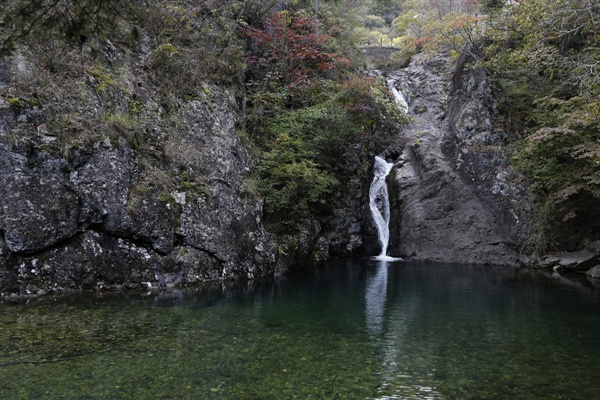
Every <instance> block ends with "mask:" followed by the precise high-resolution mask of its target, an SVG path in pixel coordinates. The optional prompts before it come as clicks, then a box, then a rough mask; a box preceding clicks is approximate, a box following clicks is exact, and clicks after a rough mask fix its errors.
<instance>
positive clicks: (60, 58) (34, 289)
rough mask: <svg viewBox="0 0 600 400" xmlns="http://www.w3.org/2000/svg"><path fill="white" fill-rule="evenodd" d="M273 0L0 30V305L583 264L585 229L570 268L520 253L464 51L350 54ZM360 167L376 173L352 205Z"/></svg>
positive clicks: (505, 174)
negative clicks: (373, 271) (339, 276)
mask: <svg viewBox="0 0 600 400" xmlns="http://www.w3.org/2000/svg"><path fill="white" fill-rule="evenodd" d="M259 3H260V2H259ZM284 3H285V2H276V1H275V2H273V4H271V6H272V9H269V11H268V12H267V11H264V10H263V9H261V8H260V7H259V6H260V5H261V4H262V3H260V4H258V3H256V4H255V3H254V2H250V3H248V2H243V3H242V2H233V3H232V4H231V7H229V6H226V5H223V4H220V3H218V2H214V4H213V3H212V2H211V3H210V4H211V5H212V6H214V7H212V8H211V7H208V4H206V5H205V6H203V7H195V6H194V5H189V4H188V5H186V6H185V7H184V6H172V5H171V4H170V3H169V2H162V1H158V0H157V1H152V2H148V3H147V4H143V5H137V3H136V7H137V6H139V7H138V8H137V9H136V10H135V11H136V13H135V14H132V18H133V19H128V16H120V18H121V17H122V20H119V22H120V24H121V25H122V26H121V29H120V30H119V29H117V28H116V27H114V26H110V29H109V31H108V32H100V33H98V32H93V35H92V33H91V32H88V33H89V34H90V35H91V36H90V38H92V39H90V40H89V41H86V40H88V39H85V40H84V36H85V35H83V36H80V40H84V41H82V42H81V43H79V45H78V46H73V43H69V42H68V41H66V42H65V38H64V37H63V36H61V35H62V34H63V32H54V31H53V32H52V35H48V34H47V32H45V31H44V30H43V29H41V30H36V29H37V28H36V27H35V26H32V27H31V29H32V30H31V32H27V34H24V35H23V38H24V39H22V40H21V41H19V42H15V43H11V42H10V40H12V39H11V38H13V37H20V36H18V35H16V34H15V36H10V35H9V36H8V38H4V37H3V40H4V39H6V41H5V42H3V43H4V44H3V45H5V47H6V46H8V45H10V46H8V47H10V49H9V48H8V47H7V48H6V54H4V53H3V55H2V57H1V58H0V189H1V193H2V196H1V197H0V295H1V296H2V297H13V298H20V297H28V296H39V295H44V294H48V293H68V292H74V291H75V292H80V291H100V292H101V291H105V290H123V289H137V290H142V289H151V290H160V289H165V288H168V289H173V288H180V287H187V286H194V285H198V284H201V283H204V282H213V281H218V282H230V281H240V280H241V281H244V280H252V279H260V278H272V277H280V276H283V275H285V274H287V273H290V272H292V271H296V270H301V269H310V268H313V267H315V266H317V265H319V264H321V263H323V262H324V261H325V260H327V259H328V258H331V257H348V256H352V257H363V256H373V255H376V254H380V255H381V256H391V257H396V258H403V259H407V260H412V261H432V262H461V263H469V264H499V265H505V266H519V265H521V266H522V265H542V264H543V265H544V266H546V267H548V268H555V269H557V272H558V270H561V269H563V270H564V269H566V270H578V271H583V270H585V271H590V275H589V276H591V277H594V276H597V275H598V274H599V271H600V268H598V252H597V251H596V250H595V249H594V248H593V247H594V245H593V244H594V242H593V240H592V239H593V238H591V239H590V243H589V246H588V247H589V248H586V249H585V250H587V253H585V254H583V253H582V254H578V255H577V256H576V257H574V258H573V257H571V258H573V259H575V260H576V261H565V260H567V259H569V258H568V257H562V256H560V255H554V254H553V255H546V254H538V253H536V251H537V250H536V247H535V243H534V242H535V241H536V240H537V239H536V235H537V233H536V232H533V231H534V229H533V228H532V227H533V226H534V224H531V223H530V222H531V221H532V219H534V217H533V216H532V214H531V204H530V202H529V201H530V198H529V197H528V196H527V190H528V187H527V182H526V180H525V179H523V177H522V176H520V175H519V174H518V173H517V172H516V171H515V169H514V168H512V167H513V166H512V165H511V161H510V154H509V153H510V151H509V149H508V145H509V144H510V143H509V140H508V133H507V132H505V131H504V130H503V128H502V126H500V125H498V124H497V119H498V114H499V111H498V101H497V98H496V95H497V93H496V91H495V87H494V84H493V83H492V82H491V81H490V79H489V76H488V75H487V74H486V71H485V70H484V69H482V68H478V67H477V66H476V63H475V62H474V60H473V57H472V54H470V53H469V51H467V50H465V51H464V52H463V53H462V54H460V55H457V54H451V52H450V53H449V52H448V51H445V52H440V53H422V54H413V55H412V56H411V57H410V59H409V60H410V62H409V63H405V62H397V61H394V58H393V57H392V56H393V55H394V53H396V52H397V50H398V48H395V47H390V48H387V47H383V46H379V47H376V48H363V49H362V50H361V53H360V54H356V53H357V49H356V48H355V47H352V46H348V45H347V43H344V42H342V39H341V36H340V38H338V37H336V36H335V35H329V36H328V35H327V33H326V31H322V32H321V36H319V35H317V34H315V33H313V32H312V31H311V29H312V28H311V27H312V26H313V25H312V23H313V21H312V20H311V19H310V18H308V17H307V16H306V15H305V14H303V13H302V12H301V10H297V11H298V13H297V14H293V13H292V14H289V12H290V9H291V8H292V5H290V4H287V3H286V4H284ZM14 4H16V5H18V4H20V3H19V2H15V3H14ZM119 4H120V5H123V4H125V3H123V4H121V3H119ZM125 5H126V4H125ZM125 5H123V6H125ZM187 6H189V7H191V8H189V9H187V8H186V7H187ZM254 6H256V7H254ZM236 7H237V8H236ZM298 7H300V6H298ZM8 11H10V9H8ZM17 11H18V9H17ZM263 11H264V13H262V12H263ZM261 13H262V14H261ZM286 13H287V14H286ZM16 15H21V14H19V13H18V12H17V13H16V14H15V18H13V20H15V21H16V20H17V19H16ZM48 15H49V16H48V18H59V20H58V21H53V22H54V23H56V24H58V25H57V26H62V25H60V23H62V22H64V21H61V20H60V15H58V14H57V15H54V14H48ZM269 16H270V17H269ZM83 17H86V16H85V15H84V16H83ZM269 18H270V19H269ZM292 22H293V23H292ZM83 26H87V25H85V24H83V25H82V27H83ZM12 28H15V26H12ZM18 28H19V27H16V28H15V29H17V30H18ZM34 28H36V29H34ZM97 28H100V27H99V26H98V27H97ZM113 28H114V31H113V30H112V29H113ZM82 29H84V28H82ZM106 29H108V28H106ZM334 31H335V30H334ZM290 32H291V33H293V35H290V34H288V33H290ZM85 38H87V36H85ZM224 38H226V39H224ZM300 39H301V40H300ZM326 40H327V41H329V42H327V44H324V43H325V41H326ZM336 40H338V41H339V42H338V43H336V42H335V41H336ZM306 43H308V44H310V46H309V47H310V48H311V49H313V50H314V51H313V52H309V53H307V52H306V48H307V45H306ZM332 43H333V44H332ZM336 46H337V48H336ZM349 47H350V49H348V48H349ZM342 49H344V50H345V51H346V52H345V53H342V52H341V50H342ZM8 50H11V51H8ZM334 50H336V51H337V50H340V51H339V52H336V51H334ZM285 52H288V53H285ZM338 53H339V54H338ZM377 53H381V54H383V55H382V56H381V57H380V58H381V59H382V60H383V61H382V62H381V63H380V64H381V68H379V65H376V64H377V62H372V61H371V60H370V59H369V57H372V56H376V55H377ZM282 54H287V56H286V57H287V58H285V57H283V56H282ZM350 55H352V57H354V60H350V59H349V58H347V57H345V56H348V57H350ZM356 60H358V61H356ZM353 63H354V64H353ZM365 66H366V67H365ZM376 157H379V158H376ZM374 159H375V160H386V163H388V164H387V165H388V166H389V167H390V169H389V175H388V177H387V178H385V177H380V178H376V179H375V180H376V181H377V182H378V184H379V186H378V187H377V188H374V189H373V190H374V192H379V193H380V194H377V193H372V196H370V193H369V191H370V185H371V183H374V181H373V172H374V170H375V171H377V170H378V169H379V166H377V167H373V160H374ZM392 165H393V167H392ZM386 170H387V168H386ZM385 192H388V194H389V203H390V204H389V207H385V206H384V207H383V208H382V207H381V206H380V204H378V201H377V198H378V197H379V198H381V196H383V194H384V193H385ZM370 197H372V198H373V200H372V201H371V200H370ZM377 209H379V210H380V211H379V212H380V214H381V217H382V221H383V222H384V223H385V222H387V221H388V220H389V224H388V223H385V224H383V225H388V229H389V233H385V230H383V231H381V233H380V230H379V229H377V226H376V225H380V224H379V223H377V224H375V223H374V222H373V219H372V214H371V211H372V210H377ZM381 211H382V212H381ZM388 214H389V217H388ZM569 215H570V214H569ZM569 218H570V217H569ZM379 222H381V221H379ZM386 238H387V239H386ZM568 242H570V243H574V244H572V245H570V246H566V247H565V249H566V250H583V249H584V245H583V241H581V240H578V239H577V238H576V237H575V238H574V239H572V240H569V241H568ZM586 243H587V242H586ZM586 246H587V244H586ZM552 257H553V258H552ZM594 271H595V272H594Z"/></svg>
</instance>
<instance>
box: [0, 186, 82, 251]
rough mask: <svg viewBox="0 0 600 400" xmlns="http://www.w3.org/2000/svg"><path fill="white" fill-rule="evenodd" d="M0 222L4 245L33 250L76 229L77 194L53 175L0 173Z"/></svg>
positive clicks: (73, 232)
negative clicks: (0, 191) (0, 218)
mask: <svg viewBox="0 0 600 400" xmlns="http://www.w3.org/2000/svg"><path fill="white" fill-rule="evenodd" d="M0 187H1V188H2V193H3V195H2V198H1V199H0V206H1V208H2V221H3V222H2V224H1V226H2V227H3V229H4V236H5V240H6V244H7V246H8V248H9V249H10V250H11V251H13V252H35V251H40V250H42V249H45V248H47V247H50V246H53V245H55V244H56V243H59V242H60V241H61V240H64V239H67V238H69V237H71V236H73V235H74V234H75V232H77V228H78V225H77V217H78V207H77V196H76V195H75V194H74V193H73V192H72V191H70V190H69V189H68V188H67V186H66V182H65V181H64V180H63V177H61V176H56V175H39V174H36V175H26V174H15V175H7V174H3V175H0Z"/></svg>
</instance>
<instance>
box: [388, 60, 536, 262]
mask: <svg viewBox="0 0 600 400" xmlns="http://www.w3.org/2000/svg"><path fill="white" fill-rule="evenodd" d="M466 61H467V60H465V59H461V60H459V62H458V65H457V66H456V67H455V69H454V68H453V67H452V66H451V63H450V62H449V60H448V59H447V58H445V57H442V56H436V57H431V56H429V57H428V58H425V57H423V56H417V57H415V59H414V60H413V61H412V62H411V64H410V65H409V67H408V68H406V69H403V70H399V71H396V72H392V73H390V74H389V77H390V78H393V79H394V80H395V82H396V86H397V87H398V88H399V89H401V90H402V91H403V92H404V94H405V96H406V97H408V102H409V105H410V113H411V114H412V115H413V117H414V121H413V123H412V124H411V125H410V126H409V127H408V128H407V129H406V130H405V131H404V132H403V135H404V136H405V137H406V139H407V143H406V144H403V145H398V146H396V147H393V148H389V149H388V150H386V151H385V152H384V153H383V155H384V156H385V157H386V158H387V159H388V160H391V161H395V162H396V165H395V167H394V169H393V170H392V172H391V174H390V177H389V178H388V179H389V180H388V182H389V185H390V188H391V190H390V197H391V203H392V217H391V223H390V230H391V236H390V246H389V253H390V255H393V256H400V257H407V258H411V259H416V260H427V261H443V262H466V263H480V264H507V265H515V264H517V261H518V257H519V252H520V246H521V244H522V238H521V236H520V232H521V226H522V225H521V221H522V218H523V217H522V215H523V214H524V212H525V208H524V207H523V206H522V199H523V196H522V191H521V189H520V187H519V186H518V185H517V184H516V183H513V182H512V181H511V175H510V172H509V169H508V162H507V155H506V150H505V143H504V136H505V135H504V136H503V134H502V132H496V131H494V125H493V123H492V119H493V115H494V113H495V112H496V111H495V105H494V98H493V96H492V93H491V88H490V85H489V82H488V81H487V80H486V79H485V76H484V75H483V74H482V73H480V72H478V71H470V72H466V71H465V68H464V66H465V62H466ZM453 71H456V72H453Z"/></svg>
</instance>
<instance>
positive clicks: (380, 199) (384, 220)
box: [369, 156, 394, 259]
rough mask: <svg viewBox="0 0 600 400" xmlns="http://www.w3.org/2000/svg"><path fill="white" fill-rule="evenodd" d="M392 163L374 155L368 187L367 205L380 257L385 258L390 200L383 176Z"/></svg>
mask: <svg viewBox="0 0 600 400" xmlns="http://www.w3.org/2000/svg"><path fill="white" fill-rule="evenodd" d="M393 166H394V164H393V163H388V162H387V161H385V160H384V159H383V158H381V157H379V156H377V157H375V165H374V167H373V174H374V175H375V176H374V178H373V183H371V189H369V206H370V208H371V214H372V215H373V220H374V221H375V225H376V226H377V235H378V237H379V244H380V245H381V253H380V254H379V257H378V258H380V259H386V258H387V254H386V253H387V247H388V241H389V239H390V226H389V225H390V201H389V197H388V190H387V184H386V182H385V178H386V177H387V176H388V174H389V173H390V171H391V170H392V167H393Z"/></svg>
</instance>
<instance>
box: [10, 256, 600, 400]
mask: <svg viewBox="0 0 600 400" xmlns="http://www.w3.org/2000/svg"><path fill="white" fill-rule="evenodd" d="M0 398H1V399H28V398H31V399H34V398H43V399H294V398H297V399H599V398H600V290H598V289H594V287H593V286H592V285H588V284H585V283H582V284H565V283H563V282H561V281H560V280H559V279H556V278H552V277H549V276H547V275H546V274H542V273H539V272H535V271H512V270H509V269H506V268H504V269H496V268H489V267H488V268H486V267H468V266H459V265H428V264H410V263H402V262H398V263H382V262H378V261H371V260H355V261H353V262H340V263H331V264H330V265H328V266H327V267H326V268H324V269H321V270H319V271H317V272H315V273H311V274H305V275H302V276H294V277H288V278H285V279H282V280H279V281H277V282H274V283H268V284H265V283H263V284H258V285H246V286H243V287H237V288H222V287H216V288H210V289H205V290H202V291H199V292H186V293H177V292H176V293H171V294H168V295H157V294H156V293H154V294H129V295H126V296H116V295H112V296H104V297H102V298H96V297H94V298H92V297H77V298H70V299H62V300H44V301H41V302H40V301H31V302H29V303H27V304H24V303H22V304H8V303H4V304H0Z"/></svg>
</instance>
